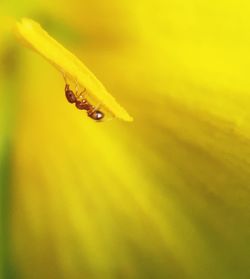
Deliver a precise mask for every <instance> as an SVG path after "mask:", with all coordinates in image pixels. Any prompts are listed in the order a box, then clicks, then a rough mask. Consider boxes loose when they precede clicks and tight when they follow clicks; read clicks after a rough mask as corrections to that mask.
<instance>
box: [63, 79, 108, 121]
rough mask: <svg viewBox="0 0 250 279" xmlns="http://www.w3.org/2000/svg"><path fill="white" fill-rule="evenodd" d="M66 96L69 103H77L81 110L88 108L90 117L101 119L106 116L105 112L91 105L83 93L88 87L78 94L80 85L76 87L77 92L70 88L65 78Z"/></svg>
mask: <svg viewBox="0 0 250 279" xmlns="http://www.w3.org/2000/svg"><path fill="white" fill-rule="evenodd" d="M65 83H66V84H65V89H64V90H65V96H66V98H67V100H68V102H69V103H71V104H75V106H76V107H77V108H78V109H80V110H86V111H87V114H88V116H89V117H90V118H92V119H94V120H96V121H100V120H102V119H103V117H104V113H103V112H101V111H100V110H98V109H97V108H96V107H95V106H93V105H91V104H90V103H89V102H88V101H87V99H86V98H84V96H83V93H84V92H85V91H86V88H85V89H84V91H83V92H81V93H80V94H78V87H76V93H74V92H73V91H72V90H71V89H70V85H69V84H68V83H67V81H66V79H65Z"/></svg>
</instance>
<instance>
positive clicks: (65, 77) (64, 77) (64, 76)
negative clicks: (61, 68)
mask: <svg viewBox="0 0 250 279" xmlns="http://www.w3.org/2000/svg"><path fill="white" fill-rule="evenodd" d="M62 75H63V79H64V81H65V83H66V84H68V80H67V76H66V74H65V73H64V72H62Z"/></svg>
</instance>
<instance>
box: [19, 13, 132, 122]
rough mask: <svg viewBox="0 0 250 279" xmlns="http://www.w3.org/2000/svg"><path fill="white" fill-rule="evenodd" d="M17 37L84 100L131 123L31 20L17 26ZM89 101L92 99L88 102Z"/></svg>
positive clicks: (81, 67) (88, 74) (85, 71)
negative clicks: (81, 92) (74, 86)
mask: <svg viewBox="0 0 250 279" xmlns="http://www.w3.org/2000/svg"><path fill="white" fill-rule="evenodd" d="M17 32H18V35H19V36H20V37H21V39H22V40H24V42H25V43H27V45H28V46H31V47H32V48H34V49H35V50H36V51H37V52H38V53H40V54H41V55H42V56H44V57H45V58H46V59H47V60H48V61H49V62H51V64H53V65H54V66H55V67H56V68H57V69H58V70H59V71H61V73H62V74H63V75H66V77H67V78H68V79H69V78H70V79H71V80H73V81H75V82H76V83H77V84H79V85H80V86H82V87H83V88H85V89H86V88H87V92H88V99H89V98H90V99H93V98H94V99H95V103H98V104H101V106H102V110H103V109H106V110H108V111H109V112H111V113H112V115H114V116H116V117H118V118H121V119H123V120H125V121H132V118H131V116H129V115H128V113H127V112H126V111H125V110H124V109H123V108H122V107H121V106H120V105H119V104H118V103H117V102H116V101H115V99H114V98H113V97H112V96H111V95H110V94H109V93H108V92H107V90H106V89H105V88H104V86H103V85H102V84H101V82H100V81H99V80H98V79H97V78H96V77H95V76H94V74H92V73H91V72H90V71H89V70H88V69H87V67H86V66H84V65H83V63H81V62H80V61H79V60H78V59H77V58H76V57H75V56H74V55H73V54H71V53H70V52H69V51H68V50H66V49H65V48H64V47H63V46H62V45H60V44H59V43H58V42H57V41H56V40H54V39H53V38H52V37H50V36H49V34H48V33H47V32H46V31H44V30H43V29H42V28H41V26H40V25H39V24H38V23H36V22H35V21H33V20H31V19H27V18H24V19H22V21H21V22H20V23H17ZM91 97H92V98H91Z"/></svg>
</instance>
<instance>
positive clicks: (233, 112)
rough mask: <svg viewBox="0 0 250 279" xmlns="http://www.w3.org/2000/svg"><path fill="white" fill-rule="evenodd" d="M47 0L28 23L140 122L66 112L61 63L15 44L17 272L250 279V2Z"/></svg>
mask: <svg viewBox="0 0 250 279" xmlns="http://www.w3.org/2000/svg"><path fill="white" fill-rule="evenodd" d="M43 5H44V6H43V13H44V14H43V15H42V12H41V10H39V11H40V13H38V11H37V10H34V12H33V15H34V16H32V17H34V18H36V19H37V20H38V19H39V22H40V21H41V22H44V24H43V26H44V27H45V29H46V30H48V32H49V33H51V34H52V33H53V32H54V34H53V36H54V37H56V38H57V37H58V38H59V37H60V38H62V40H61V39H60V41H62V42H63V44H64V45H68V46H69V48H70V49H73V50H74V53H76V54H77V57H80V58H81V59H82V58H83V60H84V61H86V64H87V65H89V67H90V68H91V69H93V71H94V72H95V73H96V74H97V76H98V77H100V80H102V81H103V83H104V84H105V85H107V87H108V88H109V90H110V92H112V93H113V94H114V95H115V96H117V98H118V99H119V100H121V103H122V104H124V106H125V107H126V108H128V111H129V112H131V114H132V115H133V116H135V119H136V121H135V122H134V123H133V124H132V125H131V124H129V125H126V123H124V122H114V121H112V122H108V123H107V124H106V125H96V124H95V122H93V121H91V119H87V118H84V117H82V114H81V112H80V111H75V110H70V109H69V105H68V104H67V102H65V100H64V97H63V94H64V92H63V90H64V84H63V83H62V79H61V78H60V77H59V76H58V74H57V73H56V72H55V71H54V69H52V67H50V65H48V63H46V61H44V60H43V59H41V58H40V57H38V56H37V55H34V54H33V53H32V52H29V51H27V52H25V50H24V49H21V50H19V51H20V56H19V59H20V60H17V65H19V71H17V72H16V73H18V75H16V76H14V77H11V79H10V80H9V79H6V78H5V79H4V81H5V83H6V84H8V85H9V87H7V88H8V90H7V92H6V91H5V92H6V93H5V94H7V95H8V96H12V94H13V93H14V92H16V95H15V98H14V101H15V102H16V106H15V111H16V112H17V117H16V122H15V125H12V126H13V127H15V130H14V132H13V133H12V134H11V135H9V137H8V138H11V140H12V142H13V146H12V148H11V149H10V151H11V153H9V154H12V163H11V164H10V165H9V168H10V169H11V173H12V176H11V183H6V185H5V186H6V187H9V188H10V189H11V203H10V212H11V216H10V220H11V227H10V230H9V234H10V236H11V243H10V244H11V245H10V251H11V261H12V266H10V269H12V268H15V269H16V273H17V275H18V276H17V277H23V278H28V279H33V278H36V279H39V278H53V279H54V278H55V279H57V278H87V279H92V278H93V279H97V278H108V279H115V278H126V279H127V278H131V279H135V278H136V279H137V278H143V279H145V278H146V279H147V278H156V279H160V278H164V279H165V278H173V279H179V278H182V279H188V278H191V279H200V278H204V279H211V278H216V279H217V278H220V279H221V278H223V279H224V278H227V279H239V278H240V279H245V278H249V277H250V269H249V248H248V247H249V239H250V232H249V217H250V216H249V215H250V214H249V212H250V210H249V209H250V208H249V207H250V203H249V198H250V194H249V181H250V174H249V159H248V154H249V151H250V143H249V127H250V125H249V115H250V112H249V111H250V110H249V104H250V101H249V92H250V85H249V82H248V72H249V70H248V64H249V62H250V61H249V60H250V59H249V58H248V50H249V46H250V41H249V40H248V38H247V35H246V34H247V30H248V29H249V27H250V20H249V16H248V14H249V11H250V4H249V3H248V2H247V1H241V2H237V3H236V2H235V3H229V2H228V1H223V0H219V1H215V0H211V1H209V2H202V3H199V2H197V1H191V2H190V1H188V2H185V1H183V0H182V1H181V0H180V1H165V0H164V1H163V0H156V1H152V0H150V1H149V0H146V1H142V0H138V1H132V0H128V1H122V0H121V1H112V0H110V1H88V0H86V1H84V2H80V1H77V0H73V1H71V3H70V7H69V4H68V3H67V5H66V4H62V2H59V1H58V0H55V1H46V0H45V1H43ZM30 14H32V13H30ZM57 14H58V15H57ZM61 22H63V23H64V27H63V28H62V27H61V26H62V25H61ZM46 23H47V24H46ZM60 28H62V30H65V32H64V31H63V32H60V30H61V29H60ZM67 30H68V32H69V33H70V34H71V35H72V34H78V36H77V38H82V39H80V40H74V41H73V40H71V39H70V38H72V37H73V36H67V35H65V34H68V33H67V32H66V31H67ZM55 31H56V32H55ZM58 40H59V39H58ZM13 52H14V51H13ZM11 57H12V56H11ZM13 85H14V88H13V87H11V86H13ZM83 85H84V84H83ZM2 92H3V91H2ZM2 92H1V93H2ZM92 93H93V92H92ZM2 96H3V94H2ZM14 104H15V103H14V102H13V100H12V102H9V108H12V111H13V107H14ZM8 123H9V122H8ZM1 157H3V156H1ZM10 185H11V187H10ZM6 277H7V276H6Z"/></svg>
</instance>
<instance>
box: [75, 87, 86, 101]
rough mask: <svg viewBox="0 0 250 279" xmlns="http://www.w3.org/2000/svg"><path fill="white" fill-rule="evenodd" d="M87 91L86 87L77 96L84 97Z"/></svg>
mask: <svg viewBox="0 0 250 279" xmlns="http://www.w3.org/2000/svg"><path fill="white" fill-rule="evenodd" d="M85 92H86V88H84V90H83V91H82V92H80V93H79V94H78V95H77V98H78V99H84V97H83V95H84V93H85Z"/></svg>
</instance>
